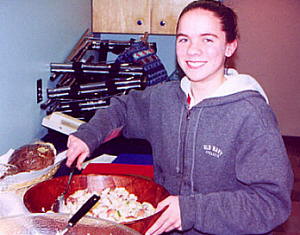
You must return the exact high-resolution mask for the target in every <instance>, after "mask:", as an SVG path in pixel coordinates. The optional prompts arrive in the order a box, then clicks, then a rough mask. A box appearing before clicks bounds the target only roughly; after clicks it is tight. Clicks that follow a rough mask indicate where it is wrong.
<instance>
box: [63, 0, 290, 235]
mask: <svg viewBox="0 0 300 235" xmlns="http://www.w3.org/2000/svg"><path fill="white" fill-rule="evenodd" d="M176 37H177V38H176V54H177V62H178V65H179V66H180V68H181V69H182V71H183V72H184V74H185V76H184V77H183V78H182V79H181V81H170V82H166V83H163V84H159V85H157V86H153V87H148V88H146V89H145V90H144V91H132V92H130V93H129V94H128V95H126V96H121V97H115V98H113V99H112V100H111V105H110V107H109V108H107V109H104V110H99V111H97V113H96V114H95V116H94V117H93V118H92V119H91V120H90V121H89V122H88V123H87V124H84V125H82V126H81V127H80V128H79V130H78V132H76V133H75V134H74V135H71V136H70V137H69V141H68V147H69V149H68V152H67V156H68V161H67V165H70V164H71V163H72V162H73V161H74V160H75V159H76V158H78V161H77V166H78V167H79V168H80V166H81V163H82V161H83V160H84V159H85V158H86V157H87V156H88V155H89V153H91V152H92V151H93V150H94V149H95V148H96V147H97V146H98V145H99V144H101V143H102V142H103V141H104V139H105V138H106V137H107V136H109V135H110V134H111V133H112V131H113V130H116V129H122V133H123V135H124V136H125V137H128V138H143V139H147V140H148V141H149V142H150V143H151V145H152V151H153V162H154V175H155V181H156V182H157V183H159V184H161V185H163V186H164V187H165V188H166V189H167V190H168V191H169V192H170V193H171V194H172V196H170V197H168V198H166V199H165V200H163V201H162V202H160V203H159V205H158V208H157V210H158V211H159V210H161V209H162V208H164V207H165V206H168V208H167V210H166V211H165V212H164V213H163V214H162V215H161V217H160V218H159V219H158V220H157V221H156V223H155V224H154V225H153V226H152V227H151V228H150V229H149V230H148V231H147V233H146V234H147V235H156V234H161V233H164V232H170V234H195V235H196V234H222V235H223V234H230V235H234V234H266V233H270V232H271V231H272V229H274V228H275V227H276V226H278V225H279V224H281V223H283V222H284V221H285V220H286V219H287V217H288V215H289V213H290V208H291V202H290V193H291V188H292V184H293V182H292V179H293V175H292V171H291V167H290V164H289V160H288V157H287V154H286V151H285V147H284V144H283V141H282V138H281V135H280V132H279V129H278V126H277V122H276V118H275V116H274V114H273V112H272V110H271V108H270V106H269V105H268V103H267V97H266V95H265V93H264V92H263V90H262V88H261V87H260V86H259V84H258V83H257V82H256V81H255V80H254V79H253V78H252V77H250V76H248V75H241V74H237V72H236V71H235V70H232V69H230V70H227V71H226V70H225V66H224V64H225V61H226V58H227V57H230V56H232V54H233V53H234V52H235V50H236V48H237V17H236V15H235V13H234V12H233V11H232V10H231V9H230V8H228V7H226V6H225V5H223V4H222V3H220V2H216V1H213V0H210V1H208V0H202V1H201V0H200V1H195V2H192V3H190V4H189V5H188V6H187V7H186V8H185V9H184V10H183V11H182V13H181V15H180V16H179V20H178V25H177V36H176ZM225 72H226V73H225Z"/></svg>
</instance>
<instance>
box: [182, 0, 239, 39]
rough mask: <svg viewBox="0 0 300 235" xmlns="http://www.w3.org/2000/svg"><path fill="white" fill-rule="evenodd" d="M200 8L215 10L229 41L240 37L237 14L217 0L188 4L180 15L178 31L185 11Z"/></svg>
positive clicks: (200, 0) (199, 0) (201, 0)
mask: <svg viewBox="0 0 300 235" xmlns="http://www.w3.org/2000/svg"><path fill="white" fill-rule="evenodd" d="M198 8H200V9H204V10H208V11H211V12H213V13H214V14H215V16H216V17H218V18H219V19H220V20H221V24H222V30H223V31H224V32H225V35H226V41H227V42H229V43H230V42H233V41H234V40H235V39H237V38H238V29H237V15H236V14H235V12H234V11H233V10H232V9H231V8H229V7H227V6H225V5H224V4H222V3H221V2H219V1H216V0H198V1H193V2H191V3H190V4H188V5H187V6H186V7H185V8H184V9H183V10H182V12H181V13H180V15H179V18H178V22H177V28H176V32H177V30H178V25H179V22H180V19H181V17H182V16H183V15H184V14H185V13H187V12H189V11H191V10H194V9H198Z"/></svg>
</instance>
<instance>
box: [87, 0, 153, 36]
mask: <svg viewBox="0 0 300 235" xmlns="http://www.w3.org/2000/svg"><path fill="white" fill-rule="evenodd" d="M150 1H151V0H93V13H92V14H93V23H92V24H93V26H92V27H93V29H92V30H93V32H102V33H136V34H143V33H144V32H150V9H151V8H150Z"/></svg>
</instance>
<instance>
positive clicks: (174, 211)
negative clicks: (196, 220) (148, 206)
mask: <svg viewBox="0 0 300 235" xmlns="http://www.w3.org/2000/svg"><path fill="white" fill-rule="evenodd" d="M166 206H169V207H168V208H167V209H166V210H165V211H164V213H162V215H161V216H160V217H159V218H158V220H157V221H156V222H155V223H154V224H153V225H152V226H151V228H149V229H148V231H147V232H146V235H158V234H162V233H163V232H169V231H171V230H174V229H178V230H181V217H180V207H179V197H178V196H169V197H167V198H166V199H164V200H163V201H161V202H160V203H159V204H158V205H157V209H156V211H157V212H158V211H160V210H162V209H163V208H165V207H166Z"/></svg>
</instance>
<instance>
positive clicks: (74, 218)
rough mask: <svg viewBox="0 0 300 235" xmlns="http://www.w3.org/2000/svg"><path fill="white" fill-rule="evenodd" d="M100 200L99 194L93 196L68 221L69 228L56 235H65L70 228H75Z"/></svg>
mask: <svg viewBox="0 0 300 235" xmlns="http://www.w3.org/2000/svg"><path fill="white" fill-rule="evenodd" d="M99 200H100V196H99V195H98V194H94V195H93V196H91V197H90V198H89V199H88V200H87V201H86V202H85V203H84V204H83V205H82V206H81V207H80V208H79V210H78V211H77V212H76V213H75V214H74V215H73V216H72V217H71V219H69V220H68V224H67V226H66V227H65V228H64V229H63V230H61V231H58V232H56V235H64V234H65V233H66V232H68V231H69V229H70V228H72V227H74V225H75V224H76V223H77V222H78V221H79V220H80V219H81V218H82V217H83V216H85V214H86V213H88V212H89V210H90V209H91V208H92V207H93V206H94V205H95V204H96V203H97V202H98V201H99Z"/></svg>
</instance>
